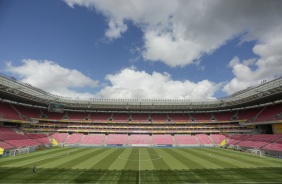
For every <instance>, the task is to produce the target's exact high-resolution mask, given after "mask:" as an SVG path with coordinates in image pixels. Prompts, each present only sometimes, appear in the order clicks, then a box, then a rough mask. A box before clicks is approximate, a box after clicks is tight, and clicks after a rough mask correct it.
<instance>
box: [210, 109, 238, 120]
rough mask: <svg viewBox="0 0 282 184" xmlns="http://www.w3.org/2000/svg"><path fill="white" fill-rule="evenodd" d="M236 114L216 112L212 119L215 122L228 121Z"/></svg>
mask: <svg viewBox="0 0 282 184" xmlns="http://www.w3.org/2000/svg"><path fill="white" fill-rule="evenodd" d="M235 114H236V112H234V111H231V112H230V111H226V112H218V113H214V114H213V115H214V117H215V120H216V121H230V120H232V117H233V116H235Z"/></svg>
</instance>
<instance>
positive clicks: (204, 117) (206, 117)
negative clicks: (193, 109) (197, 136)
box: [190, 113, 212, 122]
mask: <svg viewBox="0 0 282 184" xmlns="http://www.w3.org/2000/svg"><path fill="white" fill-rule="evenodd" d="M190 115H191V118H193V119H194V121H197V122H210V121H211V117H212V114H211V113H197V114H196V113H195V114H190Z"/></svg>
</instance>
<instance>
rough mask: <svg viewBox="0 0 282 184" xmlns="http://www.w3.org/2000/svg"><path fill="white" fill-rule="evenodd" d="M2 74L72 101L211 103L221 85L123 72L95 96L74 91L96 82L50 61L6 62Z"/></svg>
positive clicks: (25, 60) (165, 74)
mask: <svg viewBox="0 0 282 184" xmlns="http://www.w3.org/2000/svg"><path fill="white" fill-rule="evenodd" d="M5 70H6V71H8V72H11V73H12V74H14V75H17V76H19V78H20V81H22V82H24V83H28V84H31V85H33V86H35V87H38V88H40V89H43V90H45V91H48V92H50V93H52V94H56V95H60V96H65V97H71V98H74V99H89V98H112V99H191V100H201V99H211V98H214V97H213V95H214V93H215V92H216V91H217V90H219V88H220V86H221V84H215V83H213V82H211V81H208V80H203V81H200V82H198V83H194V82H191V81H188V80H185V81H178V80H173V79H172V78H171V76H170V74H169V73H158V72H153V73H152V74H149V73H147V72H145V71H137V70H136V69H135V68H133V67H131V68H125V69H123V70H121V71H120V72H118V73H116V74H108V75H107V76H106V78H105V79H106V80H108V81H109V82H110V84H109V85H104V86H103V87H102V89H101V90H100V91H99V92H97V93H96V94H91V93H88V92H85V93H82V92H78V91H77V90H75V89H83V88H85V87H91V88H95V87H97V86H98V82H97V81H95V80H92V79H90V78H89V77H87V76H85V75H83V74H82V73H81V72H79V71H77V70H71V69H68V68H64V67H62V66H60V65H58V64H56V63H55V62H53V61H47V60H44V61H38V60H32V59H24V60H22V64H21V65H19V66H13V65H12V63H11V62H6V69H5Z"/></svg>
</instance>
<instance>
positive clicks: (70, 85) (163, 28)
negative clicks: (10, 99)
mask: <svg viewBox="0 0 282 184" xmlns="http://www.w3.org/2000/svg"><path fill="white" fill-rule="evenodd" d="M281 9H282V2H281V1H274V0H270V1H265V0H261V1H254V0H238V1H215V0H213V1H205V0H192V1H183V0H175V1H168V0H167V1H164V0H155V1H149V0H135V1H130V0H120V1H113V0H103V1H101V0H48V1H45V0H25V1H21V0H2V1H0V60H1V62H0V69H1V71H0V72H1V73H3V74H6V75H8V76H14V77H16V78H17V80H20V81H22V82H25V83H29V84H31V85H34V86H37V87H39V88H41V89H44V90H46V91H49V92H51V93H54V94H57V95H61V96H67V97H72V98H76V99H82V98H84V99H88V98H125V99H129V98H131V99H132V98H133V99H136V98H138V99H164V98H165V99H195V100H201V99H213V98H219V97H223V96H227V95H230V94H232V93H234V92H236V91H238V90H242V89H244V88H246V87H248V86H250V85H256V84H258V83H260V82H261V81H262V80H264V79H272V78H273V77H277V76H280V75H281V73H282V72H281V71H282V27H281V25H282V21H281V17H282V12H281V11H280V10H281Z"/></svg>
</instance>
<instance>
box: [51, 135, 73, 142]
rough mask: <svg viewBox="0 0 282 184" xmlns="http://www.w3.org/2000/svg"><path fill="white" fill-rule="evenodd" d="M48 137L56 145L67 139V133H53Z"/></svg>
mask: <svg viewBox="0 0 282 184" xmlns="http://www.w3.org/2000/svg"><path fill="white" fill-rule="evenodd" d="M50 137H52V138H53V139H55V140H56V141H57V142H58V143H64V142H65V141H66V139H67V138H68V137H69V134H68V133H54V134H51V135H50Z"/></svg>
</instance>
